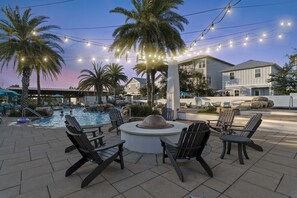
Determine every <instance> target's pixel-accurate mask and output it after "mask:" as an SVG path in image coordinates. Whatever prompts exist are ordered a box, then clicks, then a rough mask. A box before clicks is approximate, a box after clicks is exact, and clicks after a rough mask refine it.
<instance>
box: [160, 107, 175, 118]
mask: <svg viewBox="0 0 297 198" xmlns="http://www.w3.org/2000/svg"><path fill="white" fill-rule="evenodd" d="M161 115H162V117H163V118H164V119H165V120H167V121H172V120H173V110H172V109H171V108H168V107H163V108H162V114H161Z"/></svg>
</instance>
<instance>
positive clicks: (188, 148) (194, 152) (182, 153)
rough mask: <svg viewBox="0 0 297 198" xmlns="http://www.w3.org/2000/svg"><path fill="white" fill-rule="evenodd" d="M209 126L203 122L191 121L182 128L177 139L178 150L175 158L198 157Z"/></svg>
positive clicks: (206, 137) (203, 145) (208, 131)
mask: <svg viewBox="0 0 297 198" xmlns="http://www.w3.org/2000/svg"><path fill="white" fill-rule="evenodd" d="M209 135H210V130H209V127H208V126H207V124H206V123H204V122H197V123H193V124H191V125H190V126H189V128H188V129H187V128H184V129H183V131H182V132H181V135H180V139H179V141H178V147H179V150H178V151H177V153H176V156H175V158H176V159H189V158H193V157H199V156H200V155H201V153H202V151H203V149H204V147H205V145H206V143H207V141H208V138H209Z"/></svg>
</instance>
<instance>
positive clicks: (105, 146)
mask: <svg viewBox="0 0 297 198" xmlns="http://www.w3.org/2000/svg"><path fill="white" fill-rule="evenodd" d="M125 142H126V141H125V140H121V141H117V142H112V143H110V144H105V145H104V146H101V147H99V148H96V149H94V151H96V152H98V151H103V150H106V149H110V148H113V147H116V146H121V145H123V144H124V143H125Z"/></svg>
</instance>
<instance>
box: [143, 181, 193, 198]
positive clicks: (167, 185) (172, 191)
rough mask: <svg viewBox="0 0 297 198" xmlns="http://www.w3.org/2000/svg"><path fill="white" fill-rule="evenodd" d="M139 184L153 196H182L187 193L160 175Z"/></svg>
mask: <svg viewBox="0 0 297 198" xmlns="http://www.w3.org/2000/svg"><path fill="white" fill-rule="evenodd" d="M140 186H141V187H142V188H143V189H145V190H146V191H147V192H150V194H152V195H153V196H154V197H159V198H167V197H168V198H175V197H183V196H184V195H186V194H187V193H188V191H186V190H185V189H183V188H181V187H180V186H178V185H176V184H174V183H173V182H170V181H168V180H167V179H165V178H163V177H160V176H159V177H156V178H154V179H152V180H150V181H148V182H145V183H143V184H141V185H140Z"/></svg>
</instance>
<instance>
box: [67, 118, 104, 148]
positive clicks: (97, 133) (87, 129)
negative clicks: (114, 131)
mask: <svg viewBox="0 0 297 198" xmlns="http://www.w3.org/2000/svg"><path fill="white" fill-rule="evenodd" d="M65 124H66V126H67V125H70V126H73V127H74V128H75V129H76V130H77V131H82V132H83V133H86V134H91V138H95V137H98V138H97V139H94V140H96V141H94V144H95V146H96V147H98V146H99V145H103V144H104V143H103V137H104V136H103V135H102V134H103V132H102V131H101V127H102V125H90V126H81V125H80V124H79V123H78V121H77V120H76V119H75V117H73V116H70V115H65ZM97 140H98V141H97ZM98 143H99V144H98ZM73 150H75V146H74V145H71V146H68V147H67V148H65V153H69V152H71V151H73Z"/></svg>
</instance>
